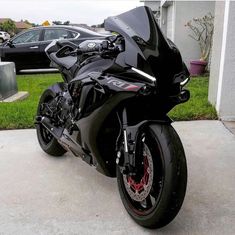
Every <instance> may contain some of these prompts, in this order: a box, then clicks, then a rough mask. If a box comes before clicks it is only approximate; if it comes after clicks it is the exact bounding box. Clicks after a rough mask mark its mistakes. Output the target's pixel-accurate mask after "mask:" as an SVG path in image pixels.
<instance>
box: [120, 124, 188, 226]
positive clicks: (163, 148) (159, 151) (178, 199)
mask: <svg viewBox="0 0 235 235" xmlns="http://www.w3.org/2000/svg"><path fill="white" fill-rule="evenodd" d="M137 139H138V140H137V149H138V148H139V149H138V152H137V154H138V155H137V154H136V160H137V162H139V164H137V165H138V166H139V167H140V168H141V165H142V166H143V167H142V169H140V168H139V169H137V172H138V171H139V172H140V173H139V175H138V174H137V176H129V175H123V174H122V173H121V171H120V168H119V166H117V182H118V188H119V193H120V196H121V199H122V202H123V204H124V206H125V208H126V210H127V212H128V213H129V214H130V216H131V217H132V218H133V219H134V220H135V221H136V222H137V223H138V224H139V225H141V226H144V227H148V228H160V227H163V226H165V225H167V224H168V223H170V222H171V221H172V220H173V219H174V218H175V216H176V215H177V213H178V212H179V210H180V208H181V206H182V203H183V200H184V196H185V192H186V185H187V165H186V159H185V154H184V149H183V146H182V143H181V141H180V138H179V136H178V134H177V133H176V131H175V130H174V128H173V127H172V126H171V125H156V124H155V125H150V126H149V127H147V128H146V129H145V130H144V131H142V133H140V134H139V135H138V138H137ZM141 142H142V144H141ZM138 146H139V147H138ZM141 148H142V149H141Z"/></svg>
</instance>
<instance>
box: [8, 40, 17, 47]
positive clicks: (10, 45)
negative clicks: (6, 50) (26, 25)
mask: <svg viewBox="0 0 235 235" xmlns="http://www.w3.org/2000/svg"><path fill="white" fill-rule="evenodd" d="M7 46H9V47H10V48H13V47H15V46H14V44H13V43H12V41H11V40H9V41H7Z"/></svg>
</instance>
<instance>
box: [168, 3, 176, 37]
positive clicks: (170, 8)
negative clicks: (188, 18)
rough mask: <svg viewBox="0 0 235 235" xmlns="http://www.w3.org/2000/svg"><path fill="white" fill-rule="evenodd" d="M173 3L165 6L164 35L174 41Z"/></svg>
mask: <svg viewBox="0 0 235 235" xmlns="http://www.w3.org/2000/svg"><path fill="white" fill-rule="evenodd" d="M174 7H175V6H174V4H172V5H170V6H168V7H167V8H166V10H167V15H166V19H167V28H166V36H167V37H168V38H169V39H171V40H172V41H174V34H173V33H174V27H175V26H174V23H175V22H174Z"/></svg>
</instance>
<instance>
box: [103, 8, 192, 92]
mask: <svg viewBox="0 0 235 235" xmlns="http://www.w3.org/2000/svg"><path fill="white" fill-rule="evenodd" d="M105 29H106V30H110V31H114V32H117V33H119V34H121V35H122V36H123V37H124V38H125V51H124V52H122V53H120V54H119V56H118V57H117V59H116V63H117V64H120V65H121V66H132V67H135V68H137V69H140V70H142V71H144V72H146V73H148V74H150V75H152V76H155V77H156V79H157V84H158V89H159V91H160V93H162V94H165V95H167V94H169V85H171V84H172V83H174V82H175V80H178V81H179V78H180V81H183V80H184V79H185V78H186V77H188V76H189V72H188V70H187V68H186V66H185V65H184V63H183V61H182V58H181V55H180V53H179V51H178V49H177V48H176V46H175V45H174V44H173V43H172V42H171V41H169V40H167V39H166V38H165V37H164V35H163V34H162V32H161V30H160V28H159V26H158V24H157V22H156V20H155V18H154V15H153V13H152V11H151V9H150V8H148V7H138V8H135V9H133V10H130V11H128V12H125V13H123V14H120V15H118V16H115V17H108V18H107V19H106V20H105Z"/></svg>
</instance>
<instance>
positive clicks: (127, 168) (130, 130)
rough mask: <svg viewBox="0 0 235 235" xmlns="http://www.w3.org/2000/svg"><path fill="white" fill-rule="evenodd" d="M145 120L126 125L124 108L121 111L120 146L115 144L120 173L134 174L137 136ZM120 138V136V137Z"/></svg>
mask: <svg viewBox="0 0 235 235" xmlns="http://www.w3.org/2000/svg"><path fill="white" fill-rule="evenodd" d="M146 122H147V121H143V122H140V123H138V124H137V125H135V126H128V121H127V111H126V108H124V109H123V112H122V123H121V124H122V135H120V136H122V137H123V138H122V140H123V142H122V146H123V147H122V148H120V146H117V158H116V164H118V165H119V167H120V171H121V173H122V174H128V175H135V174H136V172H135V171H136V157H135V155H136V143H137V136H138V133H139V130H140V129H141V127H143V126H144V124H145V123H146ZM120 138H121V137H120Z"/></svg>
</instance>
